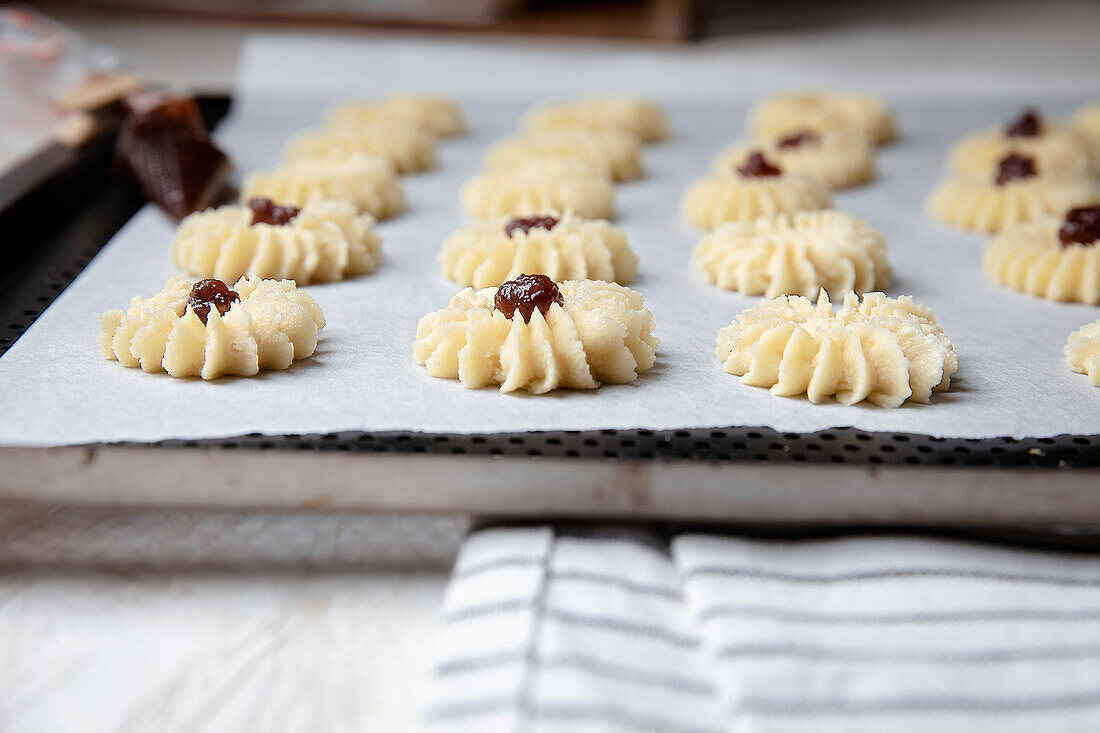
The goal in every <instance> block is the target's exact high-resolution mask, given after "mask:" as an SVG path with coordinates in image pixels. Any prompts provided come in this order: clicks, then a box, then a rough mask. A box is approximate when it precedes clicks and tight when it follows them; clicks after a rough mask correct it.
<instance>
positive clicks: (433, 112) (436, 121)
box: [325, 94, 466, 137]
mask: <svg viewBox="0 0 1100 733" xmlns="http://www.w3.org/2000/svg"><path fill="white" fill-rule="evenodd" d="M325 121H326V123H327V124H328V125H329V126H331V127H352V128H358V127H362V126H365V125H366V126H369V125H372V124H375V123H378V122H386V123H398V124H413V125H417V126H419V127H420V128H422V129H424V130H427V131H428V132H430V133H432V134H433V135H435V136H437V137H453V136H455V135H461V134H462V132H463V130H465V129H466V124H465V122H464V121H463V119H462V110H461V108H459V106H458V103H457V102H455V101H454V100H453V99H450V98H448V97H442V96H436V95H431V94H391V95H390V96H388V97H383V98H382V99H379V100H377V101H368V100H359V101H353V102H344V103H343V104H340V105H337V106H336V107H333V108H332V109H331V110H330V111H329V113H328V116H327V117H326V120H325Z"/></svg>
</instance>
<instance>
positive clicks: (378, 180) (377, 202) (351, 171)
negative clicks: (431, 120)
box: [241, 155, 405, 220]
mask: <svg viewBox="0 0 1100 733" xmlns="http://www.w3.org/2000/svg"><path fill="white" fill-rule="evenodd" d="M254 198H269V199H271V200H272V201H278V202H279V203H282V204H289V205H291V206H297V207H299V208H301V207H303V206H306V205H308V204H312V203H317V202H318V201H326V200H331V199H339V200H344V201H350V202H351V203H352V204H353V205H354V206H355V208H356V210H357V211H358V212H359V213H361V214H370V215H371V216H373V217H374V218H375V219H378V220H382V219H388V218H390V217H391V216H395V215H396V214H399V213H401V212H402V211H403V210H404V209H405V192H404V190H403V189H402V188H401V183H400V181H399V180H398V179H397V176H395V175H394V173H393V168H392V167H391V166H390V164H389V163H388V162H387V161H386V160H385V159H383V158H379V157H377V156H372V155H353V156H349V157H348V158H347V159H346V160H305V161H302V162H300V163H284V164H283V165H281V166H279V167H278V168H274V169H272V170H268V171H256V172H253V173H250V174H248V175H247V176H245V179H244V183H243V184H242V185H241V202H242V203H244V204H247V203H248V202H249V201H250V200H252V199H254Z"/></svg>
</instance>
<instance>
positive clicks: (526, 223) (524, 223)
mask: <svg viewBox="0 0 1100 733" xmlns="http://www.w3.org/2000/svg"><path fill="white" fill-rule="evenodd" d="M557 225H558V220H557V219H555V218H554V217H552V216H525V217H513V218H511V219H509V220H508V223H507V224H505V225H504V233H505V234H506V235H507V236H509V237H511V236H512V234H513V233H514V232H516V230H519V231H522V232H523V233H524V234H527V233H528V232H530V231H531V230H532V229H545V230H546V231H550V230H551V229H553V228H554V227H556V226H557Z"/></svg>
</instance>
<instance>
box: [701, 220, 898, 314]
mask: <svg viewBox="0 0 1100 733" xmlns="http://www.w3.org/2000/svg"><path fill="white" fill-rule="evenodd" d="M692 263H693V264H694V265H695V268H696V269H697V270H699V271H700V272H701V273H702V274H703V276H704V277H706V279H707V280H709V281H710V282H712V283H714V284H715V285H717V286H718V287H721V288H725V289H727V290H737V291H739V292H741V293H744V294H745V295H763V296H765V297H767V298H775V297H777V296H780V295H801V296H804V297H813V296H814V295H816V294H817V293H818V291H819V290H821V289H822V288H824V289H825V290H827V291H829V292H830V293H832V294H833V295H835V296H840V295H843V294H844V293H845V292H846V291H849V290H854V291H855V292H857V293H865V292H868V291H870V290H874V289H876V288H878V289H882V288H885V287H887V286H889V284H890V276H891V268H890V264H889V262H888V261H887V259H886V240H885V239H884V238H883V236H882V234H881V233H880V232H878V231H876V230H875V229H873V228H871V226H870V225H869V224H868V223H867V222H866V221H864V220H862V219H858V218H856V217H854V216H852V215H851V214H845V213H843V212H840V211H804V212H799V213H796V214H793V215H792V214H780V215H779V216H777V217H775V218H774V219H758V220H756V221H755V222H749V223H740V222H732V223H729V224H723V225H722V226H720V227H718V228H717V229H715V230H714V231H712V232H711V233H710V234H707V235H706V236H705V237H703V239H702V241H701V242H699V246H698V247H696V248H695V253H694V254H693V255H692Z"/></svg>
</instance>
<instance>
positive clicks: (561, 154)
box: [485, 128, 643, 181]
mask: <svg viewBox="0 0 1100 733" xmlns="http://www.w3.org/2000/svg"><path fill="white" fill-rule="evenodd" d="M543 158H565V159H570V160H574V159H575V160H581V161H584V162H586V163H591V164H592V165H593V166H595V167H596V168H599V169H600V170H606V171H608V172H609V173H610V175H611V177H612V178H614V179H615V180H616V181H629V180H632V179H635V178H638V177H640V176H641V175H642V172H643V167H642V144H641V143H640V142H639V141H638V138H636V137H634V136H633V135H631V134H629V133H626V132H621V131H619V130H586V129H583V128H572V129H561V130H545V131H542V132H529V133H523V134H520V135H514V136H512V137H507V138H504V139H503V140H500V141H499V142H497V143H495V144H494V145H493V147H491V148H489V152H488V153H487V154H486V156H485V168H486V169H487V170H508V169H511V168H515V167H516V166H519V165H522V164H524V163H527V162H529V161H532V160H539V159H543Z"/></svg>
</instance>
